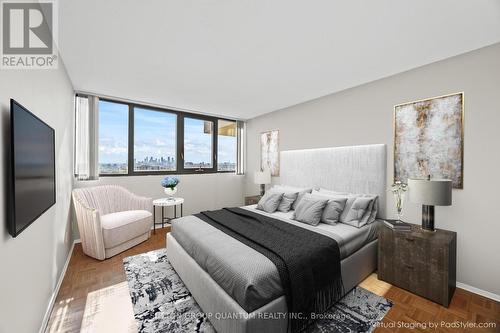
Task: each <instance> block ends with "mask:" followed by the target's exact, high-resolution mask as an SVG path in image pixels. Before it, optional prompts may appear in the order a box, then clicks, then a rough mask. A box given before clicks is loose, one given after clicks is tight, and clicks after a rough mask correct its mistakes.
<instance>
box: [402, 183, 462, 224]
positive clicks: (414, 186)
mask: <svg viewBox="0 0 500 333" xmlns="http://www.w3.org/2000/svg"><path fill="white" fill-rule="evenodd" d="M408 188H409V196H410V201H411V202H415V203H419V204H422V229H424V230H428V231H434V206H451V188H452V183H451V180H449V179H431V177H430V176H428V177H427V179H408Z"/></svg>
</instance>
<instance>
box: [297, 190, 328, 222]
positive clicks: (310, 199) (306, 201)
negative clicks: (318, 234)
mask: <svg viewBox="0 0 500 333" xmlns="http://www.w3.org/2000/svg"><path fill="white" fill-rule="evenodd" d="M327 203H328V199H325V198H319V197H314V196H313V195H311V194H305V195H304V196H303V197H302V199H301V200H300V202H299V204H298V205H297V208H296V209H295V212H294V214H293V219H294V220H296V221H299V222H303V223H307V224H310V225H314V226H316V225H318V224H319V222H320V220H321V216H322V215H323V209H324V208H325V206H326V204H327Z"/></svg>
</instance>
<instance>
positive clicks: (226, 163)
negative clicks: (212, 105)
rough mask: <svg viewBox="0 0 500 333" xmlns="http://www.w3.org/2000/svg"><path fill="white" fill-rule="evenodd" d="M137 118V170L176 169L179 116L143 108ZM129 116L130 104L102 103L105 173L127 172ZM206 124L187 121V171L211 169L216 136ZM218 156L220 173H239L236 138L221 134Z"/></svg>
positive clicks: (101, 159)
mask: <svg viewBox="0 0 500 333" xmlns="http://www.w3.org/2000/svg"><path fill="white" fill-rule="evenodd" d="M133 115H134V145H133V154H134V170H136V171H150V170H158V171H174V170H176V168H177V165H176V162H175V160H176V157H175V156H177V115H176V114H174V113H169V112H158V111H152V110H149V109H146V108H139V107H137V108H135V109H134V113H133ZM128 116H129V110H128V105H125V104H120V103H114V102H108V101H100V102H99V121H100V126H99V151H98V152H99V166H100V169H101V173H126V172H127V168H128V165H127V164H128V149H129V147H128V122H129V119H128ZM206 125H207V124H206V121H204V120H201V119H197V118H189V117H185V118H184V157H185V162H184V167H185V168H197V167H211V164H212V136H213V133H212V132H210V129H209V130H208V132H207V126H206ZM211 125H212V126H213V124H211ZM208 128H210V127H208ZM212 129H213V127H212ZM217 156H218V161H219V163H217V167H218V169H219V170H226V169H231V170H235V168H236V137H231V136H223V135H219V136H218V151H217ZM146 158H147V159H148V160H147V161H146Z"/></svg>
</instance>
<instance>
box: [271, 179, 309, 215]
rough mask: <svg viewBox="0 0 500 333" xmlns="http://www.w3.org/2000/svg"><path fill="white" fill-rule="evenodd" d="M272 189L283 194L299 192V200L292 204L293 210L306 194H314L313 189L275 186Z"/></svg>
mask: <svg viewBox="0 0 500 333" xmlns="http://www.w3.org/2000/svg"><path fill="white" fill-rule="evenodd" d="M272 189H274V190H277V191H281V192H297V193H298V195H297V199H296V200H295V201H294V202H293V204H292V209H293V210H295V209H296V208H297V205H298V204H299V202H300V200H302V198H303V197H304V195H305V194H307V193H311V192H312V188H301V187H293V186H287V185H275V186H273V188H272Z"/></svg>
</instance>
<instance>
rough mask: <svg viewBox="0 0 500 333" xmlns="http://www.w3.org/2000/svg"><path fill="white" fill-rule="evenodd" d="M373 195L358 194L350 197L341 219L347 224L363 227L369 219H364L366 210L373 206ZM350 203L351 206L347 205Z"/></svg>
mask: <svg viewBox="0 0 500 333" xmlns="http://www.w3.org/2000/svg"><path fill="white" fill-rule="evenodd" d="M373 201H374V198H373V197H368V196H366V197H364V196H358V197H354V198H352V197H351V198H349V199H348V200H347V203H346V208H345V209H344V212H343V213H342V215H341V217H340V218H341V219H340V221H341V222H342V223H345V224H349V225H352V226H353V227H356V228H361V227H362V226H364V225H365V224H366V223H367V222H368V221H367V219H363V217H364V216H365V213H366V212H369V210H370V209H371V208H373ZM347 205H349V207H347Z"/></svg>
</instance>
